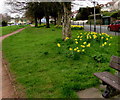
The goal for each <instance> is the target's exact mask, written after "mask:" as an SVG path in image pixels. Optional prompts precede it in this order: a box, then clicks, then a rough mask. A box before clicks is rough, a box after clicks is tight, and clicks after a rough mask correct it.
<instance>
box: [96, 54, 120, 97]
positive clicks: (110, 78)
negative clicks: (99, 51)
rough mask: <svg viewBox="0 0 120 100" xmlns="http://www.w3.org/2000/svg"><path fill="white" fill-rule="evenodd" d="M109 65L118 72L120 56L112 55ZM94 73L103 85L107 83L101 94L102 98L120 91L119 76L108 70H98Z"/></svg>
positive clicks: (119, 70) (119, 69)
mask: <svg viewBox="0 0 120 100" xmlns="http://www.w3.org/2000/svg"><path fill="white" fill-rule="evenodd" d="M110 67H111V68H114V69H116V70H117V71H118V73H120V57H117V56H112V57H111V61H110ZM94 75H95V76H96V77H98V78H99V79H100V80H102V82H103V85H107V87H106V90H105V91H104V92H103V94H102V96H103V97H104V98H109V97H111V96H113V95H115V94H116V93H119V92H120V76H118V75H113V74H111V73H109V72H98V73H94Z"/></svg>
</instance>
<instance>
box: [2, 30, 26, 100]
mask: <svg viewBox="0 0 120 100" xmlns="http://www.w3.org/2000/svg"><path fill="white" fill-rule="evenodd" d="M24 29H25V28H22V29H19V30H17V31H14V32H12V33H10V34H7V35H4V36H1V37H0V48H1V47H2V40H3V39H5V38H7V37H9V36H11V35H14V34H16V33H18V32H20V31H22V30H24ZM0 60H1V62H0V86H2V87H0V98H18V96H17V92H16V89H15V86H14V84H13V80H12V77H11V75H10V72H9V69H8V67H7V63H6V62H5V60H4V59H3V58H2V51H0Z"/></svg>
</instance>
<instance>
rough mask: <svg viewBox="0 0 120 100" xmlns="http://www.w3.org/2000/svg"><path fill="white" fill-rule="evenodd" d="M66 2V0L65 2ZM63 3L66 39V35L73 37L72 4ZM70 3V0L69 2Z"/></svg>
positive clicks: (64, 36) (64, 34) (63, 31)
mask: <svg viewBox="0 0 120 100" xmlns="http://www.w3.org/2000/svg"><path fill="white" fill-rule="evenodd" d="M65 3H66V2H65ZM65 3H63V8H64V15H63V29H62V33H63V37H62V38H63V39H64V40H65V38H66V37H69V38H71V9H70V7H71V4H70V3H69V4H65ZM67 3H68V2H67Z"/></svg>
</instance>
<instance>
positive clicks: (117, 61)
mask: <svg viewBox="0 0 120 100" xmlns="http://www.w3.org/2000/svg"><path fill="white" fill-rule="evenodd" d="M110 67H112V68H114V69H116V70H118V71H120V57H117V56H112V57H111V61H110Z"/></svg>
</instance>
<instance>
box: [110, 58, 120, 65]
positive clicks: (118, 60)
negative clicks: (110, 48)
mask: <svg viewBox="0 0 120 100" xmlns="http://www.w3.org/2000/svg"><path fill="white" fill-rule="evenodd" d="M111 61H112V62H117V63H119V64H120V57H118V56H112V57H111Z"/></svg>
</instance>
